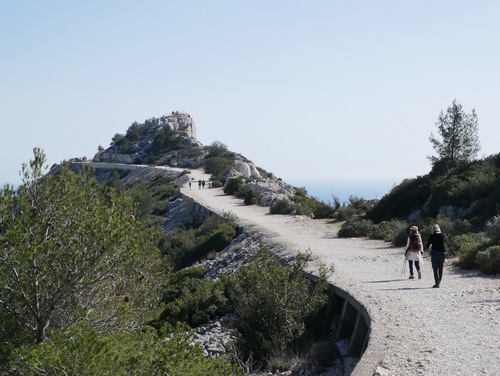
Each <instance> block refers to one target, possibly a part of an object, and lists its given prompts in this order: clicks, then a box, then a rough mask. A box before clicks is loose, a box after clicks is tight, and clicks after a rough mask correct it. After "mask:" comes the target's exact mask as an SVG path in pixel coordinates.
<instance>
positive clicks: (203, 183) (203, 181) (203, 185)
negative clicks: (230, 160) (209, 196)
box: [201, 180, 205, 188]
mask: <svg viewBox="0 0 500 376" xmlns="http://www.w3.org/2000/svg"><path fill="white" fill-rule="evenodd" d="M201 187H202V188H205V180H202V181H201Z"/></svg>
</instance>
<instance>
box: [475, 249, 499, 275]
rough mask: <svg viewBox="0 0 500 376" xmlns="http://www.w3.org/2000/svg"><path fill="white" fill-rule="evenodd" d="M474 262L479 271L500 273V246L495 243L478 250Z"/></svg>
mask: <svg viewBox="0 0 500 376" xmlns="http://www.w3.org/2000/svg"><path fill="white" fill-rule="evenodd" d="M476 263H477V265H478V268H479V271H481V272H483V273H485V274H497V273H500V246H499V245H495V246H492V247H489V248H486V250H484V251H480V252H478V253H477V256H476Z"/></svg>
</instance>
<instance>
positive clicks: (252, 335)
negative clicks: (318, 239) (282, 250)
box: [229, 252, 328, 360]
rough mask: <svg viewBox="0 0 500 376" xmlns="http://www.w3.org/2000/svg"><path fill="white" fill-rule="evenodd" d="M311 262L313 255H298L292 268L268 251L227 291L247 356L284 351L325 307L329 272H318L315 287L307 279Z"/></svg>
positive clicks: (241, 272)
mask: <svg viewBox="0 0 500 376" xmlns="http://www.w3.org/2000/svg"><path fill="white" fill-rule="evenodd" d="M309 261H310V255H307V254H306V255H299V256H298V257H297V259H296V262H295V264H294V266H293V268H288V267H284V266H282V265H281V264H280V263H279V261H278V260H277V258H276V257H274V256H272V255H271V254H269V253H267V252H264V253H262V254H261V255H260V256H259V258H257V259H256V260H255V261H254V262H252V263H251V264H249V265H247V266H244V267H242V268H241V269H240V270H239V271H238V272H237V273H235V274H234V275H233V276H232V278H231V279H230V284H229V291H230V297H231V301H232V302H233V305H234V307H235V312H236V315H237V318H238V321H237V327H238V331H239V333H240V334H241V336H242V337H241V339H240V341H239V343H238V346H239V348H240V349H241V352H242V354H243V355H244V356H246V357H250V355H251V354H253V355H254V356H256V357H257V358H258V359H257V360H259V359H260V360H263V359H264V358H265V357H267V356H268V355H270V354H277V353H281V352H282V351H283V350H284V349H285V347H286V346H287V345H288V344H290V343H291V342H292V341H293V340H294V339H297V338H299V337H300V336H301V335H302V334H303V333H304V330H305V319H306V317H308V316H309V315H310V314H312V313H314V312H315V311H317V310H319V308H320V307H322V306H323V305H324V304H325V303H326V301H327V295H326V280H327V278H328V275H327V273H328V271H326V269H323V271H322V272H320V278H319V280H318V282H317V283H316V284H315V285H314V287H313V288H312V287H311V284H310V282H309V281H308V280H307V279H306V278H305V277H304V275H303V270H304V269H305V267H306V265H307V263H309Z"/></svg>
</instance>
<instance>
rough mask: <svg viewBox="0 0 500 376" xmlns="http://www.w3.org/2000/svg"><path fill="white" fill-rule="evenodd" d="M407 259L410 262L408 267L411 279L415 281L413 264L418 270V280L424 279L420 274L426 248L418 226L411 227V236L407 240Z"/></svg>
mask: <svg viewBox="0 0 500 376" xmlns="http://www.w3.org/2000/svg"><path fill="white" fill-rule="evenodd" d="M405 250H406V252H405V255H406V259H407V260H408V265H409V267H410V279H414V278H415V277H414V276H413V263H415V269H417V273H418V279H420V278H422V273H421V272H420V264H421V262H422V253H423V251H424V247H423V244H422V237H421V236H420V234H419V232H418V227H417V226H411V227H410V235H409V236H408V239H407V240H406V248H405Z"/></svg>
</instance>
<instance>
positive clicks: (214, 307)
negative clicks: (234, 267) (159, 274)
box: [155, 267, 228, 328]
mask: <svg viewBox="0 0 500 376" xmlns="http://www.w3.org/2000/svg"><path fill="white" fill-rule="evenodd" d="M204 275H205V269H204V268H203V267H195V268H186V269H182V270H180V271H178V272H175V273H172V274H171V275H170V276H169V278H168V281H167V282H168V283H167V286H168V289H167V290H166V291H165V294H164V302H165V303H166V305H165V309H164V310H163V312H162V313H161V315H160V318H159V320H158V321H156V322H155V327H157V328H158V327H162V326H163V324H164V323H169V324H171V325H175V324H176V323H177V322H183V323H185V324H187V325H189V326H191V327H196V326H199V325H202V324H205V323H208V322H209V321H210V320H213V319H215V318H217V317H220V316H222V315H223V314H225V313H226V310H227V307H228V300H227V298H226V296H225V295H224V286H223V283H222V282H221V281H214V280H211V279H203V276H204Z"/></svg>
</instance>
